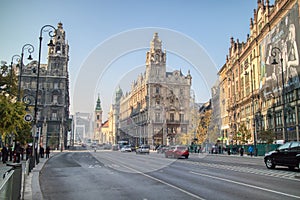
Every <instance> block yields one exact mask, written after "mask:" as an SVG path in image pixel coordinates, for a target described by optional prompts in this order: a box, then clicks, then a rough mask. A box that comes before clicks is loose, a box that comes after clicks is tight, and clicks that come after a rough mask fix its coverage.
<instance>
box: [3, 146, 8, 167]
mask: <svg viewBox="0 0 300 200" xmlns="http://www.w3.org/2000/svg"><path fill="white" fill-rule="evenodd" d="M6 146H7V145H6ZM6 146H3V148H2V149H1V153H2V162H3V164H4V163H6V162H7V160H8V149H7V147H6Z"/></svg>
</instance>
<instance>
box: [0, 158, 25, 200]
mask: <svg viewBox="0 0 300 200" xmlns="http://www.w3.org/2000/svg"><path fill="white" fill-rule="evenodd" d="M0 173H1V177H0V199H3V200H6V199H7V200H11V199H12V200H15V199H20V198H21V185H22V164H20V163H11V164H7V166H5V167H1V169H0Z"/></svg>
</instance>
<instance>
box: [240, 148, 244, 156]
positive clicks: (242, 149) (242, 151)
mask: <svg viewBox="0 0 300 200" xmlns="http://www.w3.org/2000/svg"><path fill="white" fill-rule="evenodd" d="M240 155H241V156H243V155H244V148H243V147H241V148H240Z"/></svg>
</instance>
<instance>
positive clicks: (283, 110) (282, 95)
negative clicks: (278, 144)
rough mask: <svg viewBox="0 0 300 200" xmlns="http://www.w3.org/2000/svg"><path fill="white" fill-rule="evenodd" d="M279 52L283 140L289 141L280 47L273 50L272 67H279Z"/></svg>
mask: <svg viewBox="0 0 300 200" xmlns="http://www.w3.org/2000/svg"><path fill="white" fill-rule="evenodd" d="M278 52H279V54H278V55H279V56H280V67H281V80H282V94H281V101H282V121H283V139H284V140H285V141H288V134H287V130H286V116H285V114H286V112H285V89H284V75H283V58H282V52H281V50H280V49H279V48H278V47H273V48H272V49H271V55H272V56H273V57H274V59H273V62H272V65H277V64H278V62H277V61H276V56H277V53H278Z"/></svg>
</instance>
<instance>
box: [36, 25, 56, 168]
mask: <svg viewBox="0 0 300 200" xmlns="http://www.w3.org/2000/svg"><path fill="white" fill-rule="evenodd" d="M44 29H45V30H44ZM55 31H56V29H55V27H54V26H52V25H44V26H43V27H42V28H41V30H40V37H39V41H40V43H39V60H38V66H37V77H36V95H35V103H34V118H33V119H34V128H33V130H34V132H33V158H34V159H36V162H37V163H39V159H38V156H37V155H38V148H39V144H38V145H37V152H35V143H36V134H37V130H38V129H37V112H38V105H37V104H38V95H39V77H40V66H41V54H42V50H41V49H42V40H43V37H42V35H43V32H48V34H49V36H50V37H51V38H52V37H54V36H55ZM53 32H54V34H53ZM48 46H54V44H53V41H52V39H51V40H50V42H49V44H48ZM39 134H40V133H39ZM34 165H35V162H34Z"/></svg>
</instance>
